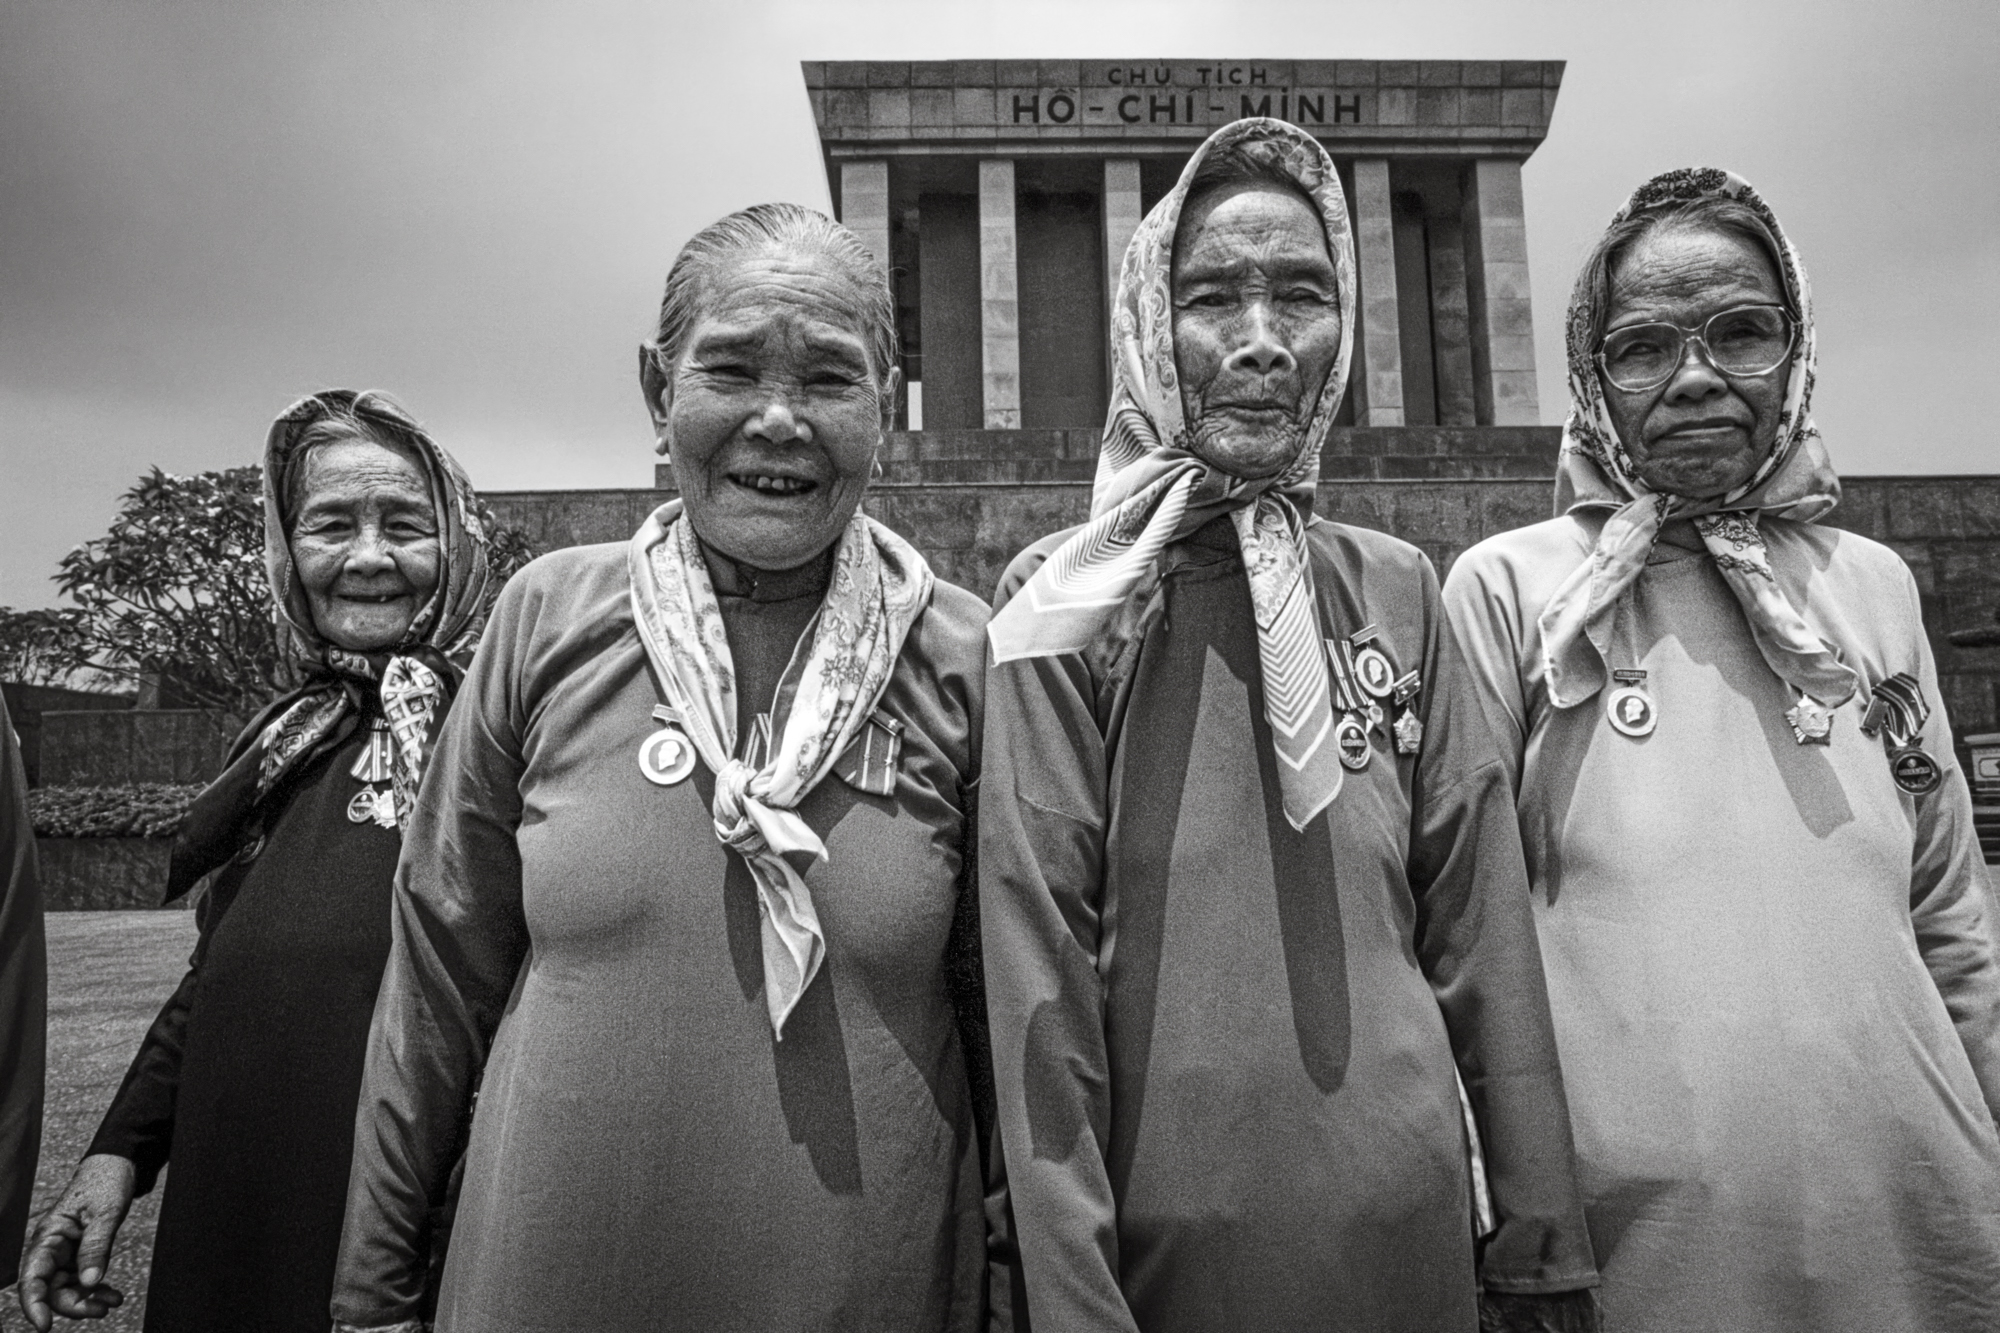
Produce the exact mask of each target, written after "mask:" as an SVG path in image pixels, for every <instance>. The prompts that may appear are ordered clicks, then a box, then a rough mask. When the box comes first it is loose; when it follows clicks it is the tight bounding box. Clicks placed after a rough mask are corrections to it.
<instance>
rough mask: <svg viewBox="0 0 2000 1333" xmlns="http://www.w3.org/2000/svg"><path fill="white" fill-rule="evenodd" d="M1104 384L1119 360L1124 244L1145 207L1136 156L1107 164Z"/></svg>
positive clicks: (1105, 190) (1129, 242)
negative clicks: (1117, 323) (1119, 283)
mask: <svg viewBox="0 0 2000 1333" xmlns="http://www.w3.org/2000/svg"><path fill="white" fill-rule="evenodd" d="M1103 211H1104V308H1105V312H1106V313H1105V317H1104V333H1105V339H1104V385H1105V388H1106V389H1107V390H1108V389H1109V388H1110V387H1111V383H1112V378H1113V370H1114V368H1115V366H1116V363H1117V359H1118V328H1117V325H1116V323H1115V322H1114V321H1115V318H1116V315H1117V313H1118V274H1119V273H1120V271H1122V270H1123V269H1124V267H1125V247H1126V246H1128V245H1130V244H1132V233H1133V232H1135V231H1137V230H1139V223H1140V220H1141V219H1143V218H1144V217H1145V215H1146V214H1145V209H1144V207H1143V206H1142V205H1141V203H1140V199H1139V163H1138V161H1137V159H1135V158H1129V157H1125V158H1119V157H1113V158H1107V159H1105V163H1104V210H1103Z"/></svg>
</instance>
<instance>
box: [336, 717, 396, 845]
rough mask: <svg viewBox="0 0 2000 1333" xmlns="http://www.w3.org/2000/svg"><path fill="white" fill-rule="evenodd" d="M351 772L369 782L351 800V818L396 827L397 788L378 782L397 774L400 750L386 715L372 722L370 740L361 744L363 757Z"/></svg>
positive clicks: (348, 812) (358, 822)
mask: <svg viewBox="0 0 2000 1333" xmlns="http://www.w3.org/2000/svg"><path fill="white" fill-rule="evenodd" d="M348 772H349V773H350V774H351V775H352V776H353V777H354V778H355V779H357V780H358V781H360V782H362V783H365V784H366V785H365V786H363V787H362V789H361V790H360V791H358V792H355V793H354V799H353V800H351V801H349V802H348V803H347V817H348V819H349V820H350V821H352V822H353V823H356V824H366V823H369V822H370V821H373V822H374V823H376V824H378V825H380V826H381V827H383V828H394V827H396V795H395V792H394V791H393V790H391V789H389V788H384V787H377V786H376V785H375V784H377V783H379V782H388V781H390V780H392V779H393V778H394V777H395V775H396V752H395V749H394V742H393V741H392V740H391V739H390V736H389V723H388V721H387V720H386V719H384V718H377V719H375V721H374V722H372V723H370V724H369V728H368V743H367V744H366V745H364V746H362V747H361V755H360V757H359V758H357V759H356V760H355V761H354V767H353V768H350V769H349V770H348Z"/></svg>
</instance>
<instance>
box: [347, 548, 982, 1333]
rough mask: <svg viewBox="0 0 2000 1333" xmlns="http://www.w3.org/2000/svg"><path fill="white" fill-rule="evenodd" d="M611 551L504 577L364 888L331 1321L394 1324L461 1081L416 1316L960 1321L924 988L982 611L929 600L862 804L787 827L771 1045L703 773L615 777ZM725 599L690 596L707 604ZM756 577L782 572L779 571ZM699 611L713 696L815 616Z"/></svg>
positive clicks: (746, 676) (954, 832) (966, 1312)
mask: <svg viewBox="0 0 2000 1333" xmlns="http://www.w3.org/2000/svg"><path fill="white" fill-rule="evenodd" d="M625 561H626V552H625V547H624V546H623V545H617V546H599V547H585V548H581V549H575V550H568V551H561V552H557V553H555V554H553V555H550V556H546V557H544V558H543V559H541V560H539V561H537V562H535V563H534V564H533V565H531V566H530V567H529V568H528V569H526V570H524V571H523V572H522V573H520V574H519V575H517V576H516V577H515V579H514V580H513V581H512V582H511V583H510V584H509V585H508V587H507V589H506V591H505V593H504V594H503V595H502V597H501V599H500V602H499V605H498V606H497V607H496V609H495V612H494V616H493V619H492V622H491V624H490V626H489V628H488V630H487V636H486V640H485V643H484V645H483V646H482V647H481V649H480V652H479V656H478V658H477V659H476V660H475V662H474V664H473V667H472V671H471V674H470V675H469V676H468V677H467V680H466V684H465V687H464V693H463V694H462V695H461V697H460V700H459V704H458V707H457V708H456V709H455V710H454V712H453V715H452V720H451V721H450V722H449V723H448V724H447V725H446V726H445V728H444V730H443V732H442V734H441V737H440V740H439V751H438V756H437V759H436V761H435V763H434V767H433V770H432V780H431V781H430V782H428V783H426V785H425V789H424V792H423V796H422V800H421V808H420V809H419V811H418V813H417V816H416V820H415V823H414V824H413V826H412V828H411V829H410V839H409V850H408V855H407V856H406V857H405V859H404V862H403V865H402V867H401V869H400V870H399V872H398V874H399V878H398V883H397V890H396V926H395V946H394V950H393V953H392V956H391V960H390V964H389V971H388V975H387V977H386V979H385V981H384V984H383V988H382V998H381V1003H380V1006H379V1008H378V1011H377V1014H376V1023H375V1029H374V1033H373V1037H372V1041H371V1047H370V1053H369V1062H368V1078H367V1087H366V1091H365V1093H364V1096H363V1099H362V1107H361V1111H360V1116H359V1119H358V1121H357V1130H356V1160H355V1166H354V1178H353V1189H352V1192H351V1196H350V1205H349V1215H348V1223H347V1232H346V1236H345V1239H344V1241H343V1245H342V1261H341V1271H340V1277H339V1281H338V1283H337V1286H336V1295H335V1301H334V1314H335V1316H336V1317H337V1318H338V1319H339V1320H341V1321H342V1322H344V1323H347V1324H350V1325H353V1326H356V1327H361V1328H372V1327H383V1326H388V1325H394V1324H396V1323H397V1322H399V1321H402V1320H407V1319H409V1318H411V1317H413V1315H414V1314H415V1313H416V1311H417V1309H418V1302H417V1293H418V1289H419V1287H420V1278H421V1261H420V1256H421V1254H422V1252H423V1248H424V1243H425V1238H424V1215H425V1210H426V1208H427V1207H428V1205H429V1203H430V1202H431V1201H432V1200H433V1199H435V1197H436V1195H437V1191H438V1190H439V1189H440V1188H441V1186H442V1184H443V1181H444V1176H445V1168H446V1167H447V1166H448V1164H449V1152H450V1149H451V1146H452V1144H453V1142H454V1140H455V1138H456V1136H457V1134H458V1133H459V1131H460V1125H461V1122H462V1117H463V1115H464V1112H465V1108H466V1107H467V1105H468V1103H469V1101H470V1099H471V1097H472V1093H473V1090H474V1088H475V1087H477V1088H478V1102H477V1110H476V1112H475V1113H474V1117H473V1121H472V1125H471V1133H470V1148H469V1151H468V1155H467V1159H466V1169H465V1186H464V1193H463V1195H462V1196H461V1200H460V1204H459V1211H458V1216H457V1222H456V1225H455V1227H454V1229H453V1232H452V1239H451V1252H450V1257H449V1260H448V1262H447V1266H446V1269H445V1274H444V1288H443V1292H442V1296H441V1299H440V1304H439V1310H438V1326H439V1328H440V1329H444V1330H460V1331H461V1333H529V1331H530V1330H562V1333H569V1331H570V1330H574V1329H584V1328H587V1329H591V1330H594V1331H596V1333H606V1331H611V1330H621V1329H631V1330H641V1329H644V1330H655V1329H688V1330H701V1331H702V1333H719V1331H726V1330H735V1329H740V1330H746V1331H748V1330H756V1333H776V1331H781V1330H794V1329H796V1330H806V1329H814V1330H818V1329H855V1330H862V1329H888V1328H893V1329H899V1330H902V1329H909V1330H917V1329H926V1330H944V1329H953V1330H957V1329H968V1328H973V1327H977V1326H978V1324H979V1321H980V1318H981V1314H982V1309H983V1296H984V1264H985V1245H984V1234H985V1224H984V1219H983V1215H982V1202H983V1190H982V1185H981V1180H980V1163H979V1153H978V1145H977V1141H976V1136H975V1132H974V1120H973V1116H972V1107H971V1099H970V1097H969V1095H968V1091H967V1080H966V1069H965V1061H964V1057H963V1055H962V1054H961V1046H960V1041H959V1036H958V1032H957V1028H956V1023H955V1018H954V1013H953V1009H952V1006H951V1004H950V1003H949V1001H948V999H947V993H946V981H947V976H946V942H947V938H948V936H949V934H950V931H951V928H952V924H953V919H954V915H955V913H956V912H957V910H958V903H959V895H960V885H959V878H960V876H959V871H960V865H961V847H962V843H963V841H964V839H965V838H966V837H967V836H968V834H969V831H970V821H969V819H968V818H967V812H966V801H967V798H968V795H969V787H970V784H971V783H972V781H973V780H974V774H975V753H976V750H975V746H976V737H977V734H978V733H977V728H978V701H979V697H980V689H979V687H980V663H981V653H982V650H983V640H982V632H983V629H984V625H985V621H986V608H985V606H984V605H983V604H982V603H980V602H979V601H978V600H977V599H975V598H973V597H972V596H971V595H970V594H968V593H965V592H963V591H962V590H960V589H957V588H953V587H951V586H949V585H947V584H939V585H938V587H937V593H936V597H935V599H934V600H933V602H932V604H931V606H930V608H929V610H927V611H926V612H924V613H923V614H922V615H921V616H920V617H919V618H918V619H917V621H916V623H915V625H914V626H913V627H912V629H911V631H910V635H909V638H908V641H907V642H906V643H905V645H904V648H903V652H902V655H901V658H900V659H899V661H898V663H897V665H896V669H895V671H894V673H893V675H892V677H891V679H890V683H889V686H888V689H887V692H886V693H885V694H884V696H883V699H882V701H881V704H880V707H881V709H882V710H883V711H884V712H886V713H888V714H890V715H891V716H892V717H894V718H896V719H898V720H899V721H901V722H902V723H903V724H904V731H903V733H902V736H903V750H902V758H901V762H900V765H899V768H898V771H897V774H896V785H895V791H894V793H893V795H891V796H887V797H884V796H875V795H869V794H866V793H864V792H861V791H859V790H856V789H855V788H853V787H850V786H848V785H846V784H845V783H844V782H843V781H842V780H841V779H840V778H838V777H837V776H832V777H828V778H827V779H826V780H825V781H823V782H821V783H820V784H819V786H817V787H816V788H814V789H813V791H812V792H811V793H810V794H808V796H807V797H806V798H805V800H804V801H803V802H802V803H801V804H800V806H799V813H800V814H801V815H802V816H803V817H804V819H805V820H806V822H807V823H808V824H809V825H811V827H812V828H813V830H814V831H815V832H816V833H818V834H819V836H820V837H821V838H822V839H823V840H824V842H825V844H826V848H827V851H828V854H829V856H830V860H828V861H826V862H824V863H816V864H814V865H812V866H811V867H810V868H809V869H808V870H807V871H806V880H807V883H808V884H809V885H811V887H812V891H813V895H814V902H815V904H816V906H817V908H818V911H819V916H820V920H821V922H822V923H823V924H824V926H825V930H826V942H827V956H826V962H825V965H824V967H823V968H822V970H821V971H820V974H819V975H818V977H817V978H816V979H815V980H814V981H813V983H812V985H811V986H810V987H808V988H807V990H806V993H805V995H804V998H803V999H802V1000H801V1001H800V1003H799V1006H798V1008H797V1009H796V1010H795V1011H794V1012H793V1014H792V1016H791V1018H790V1020H789V1022H788V1023H787V1024H786V1027H785V1033H784V1040H783V1041H782V1042H780V1041H777V1040H774V1038H773V1035H772V1031H771V1024H770V1019H769V1017H768V1016H767V1012H766V1009H765V1004H764V1000H763V996H762V988H763V969H762V962H761V956H760V952H759V942H758V941H759V937H758V921H757V902H756V896H755V889H754V887H753V885H752V881H751V878H750V874H749V870H748V868H747V867H746V866H745V865H744V864H743V862H742V860H741V858H739V857H737V856H736V855H735V854H733V853H731V852H728V851H727V850H725V849H724V848H723V847H722V845H721V844H720V843H719V842H717V841H716V837H715V833H714V829H713V818H712V815H711V813H710V801H711V798H712V796H713V782H712V778H711V775H710V774H709V772H708V770H707V768H706V766H704V765H697V766H696V768H695V771H694V773H693V775H692V776H690V777H689V778H688V779H686V780H684V781H682V782H680V783H679V784H677V785H674V786H667V787H661V786H655V785H653V784H652V783H651V782H648V781H647V780H646V778H645V776H644V775H643V774H642V772H641V770H640V767H639V764H638V762H637V755H638V751H639V747H640V744H641V742H642V741H644V740H645V739H646V737H648V736H649V735H651V734H652V733H653V732H654V731H655V730H656V729H657V728H658V726H659V725H660V724H659V723H658V722H656V721H655V720H654V718H653V708H654V707H655V705H656V704H658V703H659V702H660V697H659V694H658V692H657V689H656V687H655V684H654V681H653V678H652V675H651V672H650V670H649V668H648V665H647V662H646V659H645V655H644V652H643V649H642V647H641V645H640V642H639V639H638V637H637V634H636V633H635V631H634V629H633V625H632V620H631V611H630V594H629V585H628V580H627V575H626V564H625ZM722 582H723V581H722V579H721V578H720V577H718V584H721V583H722ZM782 582H783V581H782V580H780V583H782ZM720 591H721V592H722V594H723V595H722V597H721V601H722V609H723V616H724V620H725V626H726V628H727V630H728V634H729V646H730V652H731V656H732V658H734V659H735V662H736V669H737V672H738V677H739V680H740V682H741V685H742V689H741V691H740V693H741V694H742V695H743V696H744V698H745V701H746V706H747V707H752V708H754V707H763V706H768V702H767V701H768V700H769V699H770V697H771V690H772V687H773V685H774V684H775V683H776V681H777V679H778V676H779V674H780V673H781V672H782V670H783V667H784V662H785V659H786V657H787V656H788V655H789V654H790V652H791V649H792V646H793V644H795V643H796V641H797V637H798V633H799V631H800V630H802V629H803V628H804V625H805V622H806V620H807V619H808V618H809V617H810V616H811V614H812V612H813V610H814V609H815V608H816V606H817V604H818V597H817V595H816V592H815V594H813V595H798V596H788V595H786V594H787V593H788V592H793V591H795V590H790V589H785V588H783V587H774V588H766V589H764V590H762V591H760V592H759V593H757V594H755V595H745V596H731V595H729V594H728V591H727V589H726V587H725V588H721V589H720Z"/></svg>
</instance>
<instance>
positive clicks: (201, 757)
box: [36, 708, 239, 787]
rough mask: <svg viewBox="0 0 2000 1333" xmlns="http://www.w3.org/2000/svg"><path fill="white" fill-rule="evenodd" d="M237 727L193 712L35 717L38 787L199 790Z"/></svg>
mask: <svg viewBox="0 0 2000 1333" xmlns="http://www.w3.org/2000/svg"><path fill="white" fill-rule="evenodd" d="M238 725H239V724H238V723H236V722H235V721H233V720H232V719H230V718H228V717H226V716H224V715H223V714H221V713H214V712H209V711H207V710H204V709H199V708H127V709H124V710H121V711H118V712H53V711H52V712H47V713H44V714H42V737H41V749H42V753H41V773H40V775H39V781H38V782H37V784H36V785H38V786H48V787H54V786H70V785H74V786H86V787H89V786H100V787H101V786H117V785H120V784H122V783H127V782H181V783H194V782H207V781H208V780H209V779H210V778H213V777H214V776H215V775H216V774H217V773H220V772H221V771H222V760H223V756H224V755H225V753H226V752H227V751H228V749H229V743H230V742H231V741H232V740H234V739H235V738H236V732H237V729H238Z"/></svg>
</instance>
